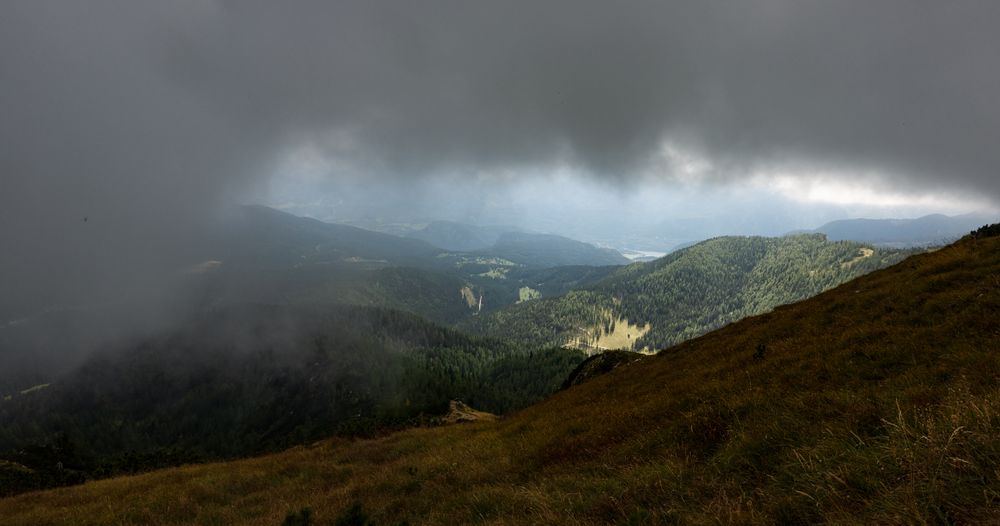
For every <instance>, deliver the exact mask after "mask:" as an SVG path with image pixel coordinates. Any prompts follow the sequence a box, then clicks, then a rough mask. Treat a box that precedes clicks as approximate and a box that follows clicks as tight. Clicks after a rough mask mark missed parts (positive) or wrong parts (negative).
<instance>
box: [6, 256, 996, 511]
mask: <svg viewBox="0 0 1000 526" xmlns="http://www.w3.org/2000/svg"><path fill="white" fill-rule="evenodd" d="M998 342H1000V239H997V238H990V239H966V240H963V241H962V242H959V243H958V244H956V245H954V246H951V247H948V248H945V249H943V250H940V251H937V252H933V253H928V254H923V255H919V256H914V257H911V258H909V259H907V260H905V261H903V262H902V263H900V264H898V265H895V266H894V267H891V268H888V269H885V270H882V271H878V272H875V273H872V274H870V275H867V276H864V277H861V278H859V279H856V280H854V281H852V282H850V283H847V284H844V285H842V286H840V287H837V288H836V289H834V290H831V291H828V292H826V293H824V294H821V295H820V296H818V297H816V298H813V299H810V300H807V301H803V302H801V303H797V304H794V305H789V306H784V307H779V308H777V309H776V310H775V311H774V312H772V313H769V314H765V315H762V316H757V317H753V318H749V319H746V320H744V321H741V322H738V323H735V324H733V325H730V326H728V327H726V328H723V329H721V330H718V331H715V332H713V333H710V334H707V335H705V336H703V337H700V338H697V339H695V340H691V341H689V342H686V343H683V344H681V345H678V346H676V347H673V348H671V349H669V350H667V351H665V352H663V353H661V354H660V355H659V356H656V357H648V358H643V359H642V360H640V361H638V362H635V363H630V364H626V365H622V366H619V367H617V368H615V369H614V370H612V371H611V372H609V373H607V374H605V375H602V376H598V377H596V378H593V379H591V380H589V381H587V382H585V383H583V384H581V385H578V386H575V387H572V388H570V389H568V390H565V391H562V392H560V393H557V394H556V395H554V396H553V397H551V398H550V399H548V400H546V401H545V402H543V403H540V404H538V405H535V406H532V407H530V408H528V409H526V410H523V411H521V412H519V413H516V414H514V415H512V416H510V417H508V418H505V419H503V420H501V421H498V422H495V423H492V422H484V423H475V424H469V425H463V426H454V427H447V428H435V429H416V430H411V431H406V432H402V433H398V434H394V435H390V436H386V437H383V438H379V439H374V440H359V441H354V442H347V441H328V442H324V443H321V444H318V445H316V446H314V447H312V448H296V449H293V450H289V451H287V452H284V453H281V454H277V455H271V456H266V457H260V458H256V459H250V460H245V461H238V462H231V463H225V464H213V465H203V466H190V467H182V468H177V469H170V470H164V471H160V472H155V473H150V474H146V475H141V476H136V477H124V478H119V479H112V480H106V481H100V482H96V483H88V484H85V485H83V486H79V487H73V488H66V489H61V490H54V491H47V492H42V493H35V494H27V495H22V496H18V497H14V498H10V499H5V500H0V517H2V518H4V519H5V521H4V522H5V524H46V523H67V524H68V523H74V524H99V523H120V524H136V523H151V524H173V523H190V522H200V523H234V522H242V523H251V524H278V523H280V521H281V520H282V518H283V517H284V516H285V514H286V513H288V512H289V511H292V510H298V509H300V508H301V507H304V506H308V507H310V508H311V509H312V510H313V516H314V518H315V520H316V523H318V524H327V523H333V522H334V520H335V519H336V518H337V517H338V516H339V515H340V514H341V513H343V511H344V510H346V509H348V507H349V506H351V504H352V503H355V502H359V503H360V504H361V506H362V507H363V509H364V511H365V512H366V513H367V514H368V515H369V516H370V517H371V518H372V519H373V520H374V521H375V523H376V524H395V523H398V521H401V520H407V521H409V523H410V524H424V523H427V524H462V523H488V524H539V523H542V524H546V523H547V524H601V523H607V522H609V521H614V522H630V523H633V524H644V523H646V524H657V523H664V522H679V523H717V522H719V521H721V522H739V523H759V524H773V523H803V522H817V521H828V522H835V523H872V522H875V523H900V522H907V523H949V522H950V523H980V522H991V521H995V520H996V518H997V517H998V513H1000V500H998V496H1000V480H998V468H1000V407H998V403H997V402H996V400H998V397H1000V388H998V383H997V379H998V378H1000V360H998V359H997V351H998V350H1000V343H998Z"/></svg>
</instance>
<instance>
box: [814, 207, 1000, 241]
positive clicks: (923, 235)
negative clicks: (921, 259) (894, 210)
mask: <svg viewBox="0 0 1000 526" xmlns="http://www.w3.org/2000/svg"><path fill="white" fill-rule="evenodd" d="M996 220H997V215H996V214H993V215H990V214H982V213H974V214H964V215H959V216H946V215H941V214H932V215H927V216H923V217H918V218H916V219H841V220H838V221H831V222H829V223H827V224H825V225H823V226H821V227H819V228H817V229H816V230H814V232H821V233H823V234H826V236H827V238H829V239H830V240H831V241H839V240H851V241H860V242H862V243H875V244H879V245H886V246H893V247H912V246H930V245H943V244H946V243H950V242H952V241H954V240H956V239H958V238H960V237H962V236H964V235H965V234H968V233H969V232H971V231H972V230H975V229H976V228H978V227H981V226H983V225H985V224H988V223H991V222H995V221H996Z"/></svg>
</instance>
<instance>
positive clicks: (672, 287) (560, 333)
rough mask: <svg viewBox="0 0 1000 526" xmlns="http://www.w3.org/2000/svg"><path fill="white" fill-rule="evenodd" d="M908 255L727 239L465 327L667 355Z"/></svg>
mask: <svg viewBox="0 0 1000 526" xmlns="http://www.w3.org/2000/svg"><path fill="white" fill-rule="evenodd" d="M907 254H908V253H907V252H901V251H895V250H889V249H881V248H875V247H870V246H868V245H863V244H860V243H854V242H847V241H840V242H830V241H827V240H826V238H825V237H824V236H823V235H821V234H809V235H797V236H786V237H781V238H765V237H721V238H716V239H711V240H708V241H705V242H703V243H700V244H698V245H695V246H692V247H689V248H686V249H683V250H680V251H677V252H675V253H672V254H670V255H668V256H666V257H663V258H661V259H658V260H656V261H652V262H649V263H637V264H633V265H629V266H626V267H622V268H620V269H618V270H616V271H614V272H613V273H611V274H610V275H609V276H608V277H607V278H605V279H603V280H602V281H600V282H599V283H597V284H595V285H593V286H590V287H587V288H584V289H579V290H574V291H571V292H569V293H568V294H566V295H565V296H561V297H555V298H548V299H541V300H535V301H529V302H526V303H522V304H518V305H513V306H510V307H506V308H503V309H500V310H498V311H496V312H492V313H489V314H487V315H484V316H481V317H478V318H475V319H472V320H470V321H469V322H467V323H466V324H465V325H464V326H465V327H466V328H468V329H469V330H472V331H474V332H477V333H480V334H485V335H496V336H499V335H503V336H506V337H509V338H512V339H514V340H515V341H517V342H520V343H522V344H525V345H536V346H543V345H548V346H551V345H567V344H573V345H574V346H577V347H581V348H588V347H591V348H592V347H603V346H601V345H595V343H603V342H604V341H611V342H613V343H619V344H620V345H617V346H620V347H629V348H634V349H637V350H638V349H643V348H648V349H661V348H664V347H667V346H670V345H673V344H675V343H678V342H681V341H684V340H687V339H690V338H692V337H694V336H697V335H700V334H703V333H705V332H708V331H710V330H712V329H715V328H718V327H721V326H723V325H726V324H728V323H732V322H734V321H736V320H739V319H742V318H745V317H747V316H751V315H754V314H759V313H762V312H766V311H768V310H770V309H773V308H774V307H776V306H778V305H782V304H785V303H791V302H794V301H797V300H800V299H804V298H808V297H810V296H814V295H816V294H818V293H820V292H822V291H824V290H826V289H829V288H831V287H834V286H836V285H838V284H840V283H843V282H845V281H849V280H851V279H853V278H855V277H857V276H861V275H864V274H866V273H868V272H871V271H872V270H875V269H879V268H882V267H885V266H888V265H891V264H893V263H896V262H898V261H900V260H901V259H903V258H904V257H906V255H907ZM610 336H614V337H615V338H611V337H610ZM612 348H613V347H612Z"/></svg>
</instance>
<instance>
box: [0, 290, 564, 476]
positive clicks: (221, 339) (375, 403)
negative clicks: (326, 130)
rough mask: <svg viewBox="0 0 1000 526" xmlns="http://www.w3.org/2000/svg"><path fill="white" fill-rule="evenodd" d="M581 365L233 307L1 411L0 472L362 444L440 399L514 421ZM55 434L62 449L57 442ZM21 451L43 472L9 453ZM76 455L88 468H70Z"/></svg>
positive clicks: (112, 356)
mask: <svg viewBox="0 0 1000 526" xmlns="http://www.w3.org/2000/svg"><path fill="white" fill-rule="evenodd" d="M582 359H583V356H582V355H581V354H580V353H579V352H575V351H567V350H564V349H552V350H550V351H535V352H525V351H522V350H520V349H518V348H515V347H512V346H510V345H508V344H506V343H503V342H499V341H493V340H484V339H479V338H471V337H469V336H465V335H463V334H460V333H458V332H455V331H453V330H450V329H446V328H444V327H440V326H437V325H433V324H431V323H428V322H426V321H423V320H421V319H420V318H417V317H416V316H413V315H410V314H406V313H402V312H399V311H392V310H386V309H375V308H356V307H333V306H328V307H319V306H314V307H308V308H307V307H275V306H260V305H242V306H234V307H230V308H227V309H222V310H219V311H216V312H213V313H210V314H208V315H206V316H203V317H202V319H200V320H199V321H197V322H194V323H192V324H191V325H190V326H189V327H188V328H186V329H184V330H181V331H178V332H177V333H175V334H172V335H169V336H163V337H160V338H155V339H150V340H147V341H143V342H141V343H138V344H136V345H133V346H130V347H129V348H126V349H120V350H118V351H114V352H107V353H104V354H102V355H99V356H97V357H94V358H93V359H91V360H89V361H88V362H87V363H86V364H85V365H84V366H83V367H81V368H79V369H77V370H76V371H75V372H73V373H72V374H70V375H67V376H65V377H64V378H61V379H59V380H57V381H56V382H54V383H53V385H52V386H50V387H49V388H47V389H43V390H40V391H37V392H32V393H28V394H25V395H19V396H18V397H16V398H13V399H11V400H8V401H0V452H4V451H7V452H11V453H9V454H5V455H0V458H7V459H9V460H10V461H12V462H16V463H17V464H19V465H24V466H28V467H29V468H32V469H35V468H36V467H37V466H42V467H45V466H48V465H50V464H51V465H53V466H54V465H55V464H56V463H57V462H60V461H61V462H63V465H64V466H65V468H66V469H72V470H75V471H74V472H76V471H78V472H79V473H86V474H87V476H91V477H99V476H105V475H111V474H117V473H132V472H137V471H143V470H148V469H152V468H158V467H164V466H168V465H178V464H181V463H186V462H194V461H198V460H202V459H215V458H229V457H234V456H244V455H250V454H254V453H258V452H262V451H269V450H276V449H281V448H285V447H288V446H291V445H294V444H301V443H306V442H310V441H314V440H318V439H321V438H325V437H328V436H330V435H333V434H341V435H350V436H370V435H372V434H374V433H376V432H378V431H379V430H381V429H386V428H394V427H398V426H405V425H412V424H415V423H419V422H421V421H422V420H423V419H424V416H423V415H434V414H440V413H443V412H445V411H446V410H447V407H448V402H449V401H450V400H453V399H459V400H463V401H465V402H466V403H468V404H469V405H471V406H473V407H475V408H476V409H480V410H485V411H489V412H495V413H502V412H507V411H510V410H514V409H519V408H522V407H525V406H526V405H528V404H531V403H534V402H536V401H538V400H540V399H542V398H543V397H545V396H546V395H548V394H549V393H551V392H553V391H555V390H556V389H558V387H559V385H560V383H561V381H562V380H563V378H564V377H565V376H566V374H567V373H569V371H571V370H572V369H573V368H574V367H575V366H576V365H577V364H578V363H579V362H580V361H581V360H582ZM65 433H71V434H72V436H73V437H74V448H69V447H67V446H65V445H60V444H62V443H60V442H58V441H57V439H58V437H63V436H66V435H65ZM60 440H61V439H60ZM32 444H41V446H35V447H36V449H37V448H41V449H40V451H42V452H43V453H44V454H41V453H40V454H41V455H42V457H43V460H41V461H33V460H32V459H30V458H28V459H25V458H24V455H23V454H19V453H16V452H18V451H34V450H33V449H31V448H28V449H25V447H26V446H28V445H32ZM46 444H53V445H46ZM76 451H78V452H85V453H80V454H81V455H83V456H84V457H87V458H89V459H90V460H88V461H87V462H76V461H74V460H73V459H74V458H75V457H74V456H73V455H77V454H76V453H73V452H76ZM70 453H73V454H72V455H71V454H70ZM77 456H80V455H77ZM7 471H10V472H11V473H14V471H12V470H7ZM22 471H23V470H21V471H18V472H17V473H15V475H17V476H18V477H20V478H24V473H22ZM36 471H37V469H36ZM49 471H51V470H49ZM3 473H5V474H4V475H0V476H6V477H8V478H10V477H13V476H15V475H8V474H6V473H7V472H6V471H5V472H3ZM46 473H48V472H47V471H46ZM56 475H59V476H58V477H56ZM33 480H39V481H41V482H38V483H37V484H36V485H31V484H29V485H25V484H24V483H21V484H19V487H38V485H42V486H44V485H55V484H61V483H71V482H78V480H77V479H71V478H67V477H66V476H63V475H62V474H59V473H56V474H55V475H51V474H47V475H45V477H42V478H39V477H37V476H36V477H35V478H34V479H33ZM32 484H34V483H32Z"/></svg>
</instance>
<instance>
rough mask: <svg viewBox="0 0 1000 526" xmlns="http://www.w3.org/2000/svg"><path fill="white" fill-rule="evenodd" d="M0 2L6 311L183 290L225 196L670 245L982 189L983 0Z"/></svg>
mask: <svg viewBox="0 0 1000 526" xmlns="http://www.w3.org/2000/svg"><path fill="white" fill-rule="evenodd" d="M0 14H2V16H0V73H2V75H3V79H4V83H3V86H2V87H0V145H2V146H0V148H2V150H0V178H2V191H0V240H2V241H3V245H4V249H3V250H2V251H0V289H2V290H3V295H2V298H0V322H3V323H8V324H9V323H13V322H16V321H18V320H22V319H24V318H30V317H32V316H37V315H39V314H40V313H45V312H51V311H53V310H60V309H75V308H89V307H93V306H95V305H97V306H108V305H122V304H128V305H130V307H128V308H126V310H132V311H134V306H135V305H142V307H141V309H140V310H142V315H141V316H140V317H141V318H144V319H148V320H161V319H162V320H172V319H174V318H176V317H177V316H183V314H184V313H185V312H186V309H187V307H186V306H187V305H188V304H189V302H188V301H187V299H186V298H178V294H177V292H176V291H177V289H176V287H173V286H172V285H171V283H172V281H171V280H172V279H174V277H176V276H177V275H178V273H182V272H183V271H184V269H187V268H190V267H191V266H192V265H197V264H199V263H201V262H203V261H204V260H205V258H206V256H205V255H206V253H208V252H209V250H208V248H210V247H211V246H212V244H213V243H214V240H215V239H216V238H214V237H213V236H214V235H216V233H217V232H218V231H219V229H220V228H222V227H220V225H224V224H225V222H226V221H228V220H229V219H227V218H231V217H232V215H233V211H232V208H233V207H235V206H238V205H240V204H245V203H264V204H268V205H272V206H275V207H277V208H279V209H282V210H287V211H290V212H294V213H299V214H302V215H309V216H312V217H317V218H319V219H323V220H330V221H339V222H348V223H352V224H358V225H361V226H366V227H371V228H383V227H384V224H389V223H406V224H419V223H426V222H428V221H431V220H435V219H453V220H460V221H467V222H472V223H476V224H511V225H516V226H519V227H521V228H525V229H530V230H533V231H540V232H554V233H560V234H563V235H567V236H570V237H575V238H578V239H581V240H584V241H588V242H593V243H598V244H602V245H606V246H613V247H618V248H637V249H649V250H667V249H669V248H670V247H671V246H673V245H675V244H679V243H683V242H686V241H690V240H692V239H698V238H704V237H709V236H712V235H721V234H766V235H779V234H781V233H784V232H787V231H790V230H795V229H805V228H814V227H815V226H818V225H819V224H821V223H823V222H825V221H829V220H832V219H838V218H845V217H858V216H874V217H891V216H911V217H912V216H916V215H920V214H924V213H931V212H945V213H965V212H971V211H975V210H984V209H985V210H996V203H997V199H998V198H1000V178H998V177H997V176H996V168H997V166H998V165H1000V149H997V148H996V147H995V145H994V144H993V143H994V139H995V137H997V136H998V135H1000V110H998V108H1000V106H998V105H997V104H996V103H995V97H996V93H1000V54H998V53H997V52H996V50H997V49H998V48H1000V35H998V33H997V32H996V30H995V29H996V27H997V25H998V22H1000V6H998V5H996V4H994V3H989V2H967V3H961V4H953V3H948V4H946V3H941V2H931V1H926V2H923V1H920V2H910V1H907V2H903V1H900V2H880V3H878V4H877V5H875V4H872V3H871V2H850V1H848V2H836V3H833V2H830V3H820V2H793V1H777V0H760V1H753V2H740V3H738V4H733V3H728V2H711V1H710V2H691V3H671V4H658V3H638V2H636V3H625V4H609V3H605V2H576V1H574V2H566V1H558V0H557V1H547V2H502V3H493V4H490V5H472V4H468V3H464V2H451V1H441V2H431V3H421V4H419V5H417V4H412V5H410V4H406V5H403V4H399V3H394V2H369V1H365V2H336V3H326V2H312V1H301V2H291V3H281V4H278V3H273V2H265V1H250V2H227V1H182V2H172V3H169V4H161V3H157V4H154V3H122V2H115V1H110V0H97V1H94V2H87V3H86V4H81V3H78V2H62V1H46V0H43V1H38V0H30V1H21V0H14V1H11V2H5V3H4V5H3V7H0ZM177 313H180V314H177ZM164 323H167V322H164ZM121 325H122V327H123V330H124V329H125V328H128V330H131V329H132V328H134V327H136V326H144V327H146V326H148V327H153V326H157V325H158V324H157V323H153V322H148V323H147V322H143V323H137V322H123V323H122V324H121Z"/></svg>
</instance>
